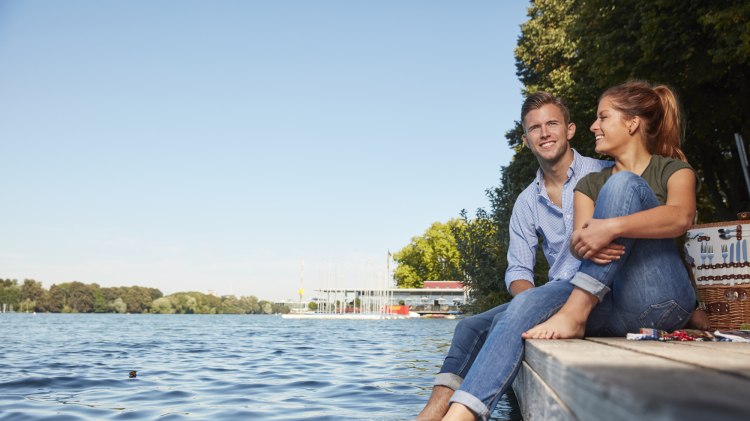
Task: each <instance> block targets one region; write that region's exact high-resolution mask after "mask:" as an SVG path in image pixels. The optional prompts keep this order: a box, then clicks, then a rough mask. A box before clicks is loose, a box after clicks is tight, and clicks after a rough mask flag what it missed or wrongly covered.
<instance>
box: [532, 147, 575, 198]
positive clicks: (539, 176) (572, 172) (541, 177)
mask: <svg viewBox="0 0 750 421" xmlns="http://www.w3.org/2000/svg"><path fill="white" fill-rule="evenodd" d="M571 150H572V151H573V162H571V163H570V167H568V180H570V179H571V177H573V176H574V175H576V174H580V172H581V171H582V167H583V158H582V157H581V154H579V153H578V151H577V150H575V149H573V148H571ZM543 182H544V173H543V172H542V168H541V167H539V168H537V169H536V177H535V178H534V184H536V192H537V193H541V192H542V186H544V183H543Z"/></svg>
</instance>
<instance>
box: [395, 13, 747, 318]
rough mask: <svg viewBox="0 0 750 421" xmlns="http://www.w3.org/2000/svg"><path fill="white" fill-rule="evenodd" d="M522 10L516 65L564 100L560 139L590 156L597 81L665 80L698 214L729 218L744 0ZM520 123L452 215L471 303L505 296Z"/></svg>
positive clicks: (527, 172) (741, 186) (533, 84)
mask: <svg viewBox="0 0 750 421" xmlns="http://www.w3.org/2000/svg"><path fill="white" fill-rule="evenodd" d="M527 15H528V20H527V21H526V22H525V23H524V24H522V25H521V36H520V37H519V39H518V44H517V46H516V50H515V55H516V69H517V71H516V74H517V75H518V77H519V79H520V81H521V83H522V84H523V86H524V89H523V91H524V94H528V93H532V92H535V91H537V90H545V91H548V92H550V93H552V94H553V95H557V96H561V97H563V98H565V99H566V100H567V101H568V106H569V108H570V111H571V118H572V120H573V122H575V123H576V124H577V127H578V130H577V132H576V135H575V137H574V138H573V139H572V141H571V143H572V145H573V147H574V148H575V149H576V150H578V151H579V152H581V153H582V154H584V155H588V156H596V153H595V152H594V141H593V138H592V135H591V133H590V132H589V130H588V128H589V125H590V124H591V122H592V121H593V120H594V118H595V111H596V107H597V102H598V97H599V95H601V93H602V92H603V91H604V90H605V89H606V88H608V87H610V86H613V85H616V84H619V83H622V82H625V81H626V80H628V79H644V80H648V81H652V82H660V83H665V84H668V85H670V86H671V87H673V88H675V90H676V92H677V93H678V95H679V97H680V101H681V103H682V106H683V112H684V117H685V121H686V124H685V142H684V144H683V150H684V152H685V154H686V155H687V158H688V161H689V162H690V164H691V165H692V166H693V167H694V168H695V169H696V171H697V173H698V177H699V178H700V181H701V183H700V190H699V191H698V222H711V221H719V220H732V219H734V218H735V215H736V213H737V212H740V211H747V210H750V195H748V190H747V188H746V186H745V183H744V176H743V174H742V172H743V170H742V167H741V159H740V156H739V153H738V151H737V149H736V147H735V137H734V136H735V133H739V134H740V135H742V137H743V138H744V142H745V147H746V148H747V144H748V141H750V36H749V35H748V34H750V1H747V0H717V1H702V0H623V1H618V2H613V1H611V0H534V1H531V2H530V5H529V9H528V13H527ZM519 114H520V110H519ZM519 120H520V118H519ZM522 134H523V128H522V126H521V123H520V121H516V124H515V127H514V128H512V129H511V130H509V131H508V132H507V133H506V134H505V137H506V139H507V140H508V145H509V146H510V147H512V148H513V149H514V150H515V155H514V156H513V159H512V160H511V162H510V163H509V164H508V165H507V166H503V167H502V168H501V169H500V173H501V175H500V185H499V186H498V187H495V188H491V189H489V190H488V191H487V196H488V198H489V200H490V209H489V210H484V209H479V210H478V211H477V213H476V216H475V217H473V218H470V217H469V216H468V215H467V213H466V212H462V214H461V219H462V222H463V223H462V224H454V225H452V231H453V234H454V239H455V247H456V249H457V251H458V255H459V258H458V260H457V261H458V264H459V269H460V277H459V280H462V281H464V283H465V284H466V285H467V286H469V287H470V288H471V294H472V296H473V297H474V298H475V299H476V301H475V303H476V304H477V310H484V309H487V308H490V307H493V306H494V305H497V304H499V303H501V302H504V301H507V300H508V299H509V298H510V294H509V293H508V292H507V291H506V289H505V284H504V282H503V280H504V277H505V269H506V268H507V261H506V254H507V250H508V222H509V220H510V215H511V211H512V209H513V204H514V202H515V200H516V197H517V196H518V194H519V193H520V192H521V191H522V190H523V189H524V188H525V187H526V186H527V185H528V184H529V183H530V182H531V181H532V180H533V179H534V176H535V174H536V170H537V168H538V164H537V161H536V159H535V158H534V156H533V155H532V154H531V152H529V150H528V149H526V148H523V147H522V141H521V140H522V139H521V136H522ZM748 149H750V148H748ZM415 238H417V237H415ZM413 242H414V240H413ZM407 247H411V245H410V246H407ZM537 251H538V253H537V259H536V260H537V267H536V270H535V276H534V280H535V282H536V284H537V285H540V284H543V283H544V282H546V280H547V272H548V270H549V269H548V267H547V265H546V260H545V258H544V256H543V255H542V253H541V247H538V249H537ZM394 256H395V257H399V256H401V254H400V252H399V253H396V254H395V255H394ZM421 256H422V257H426V256H427V255H426V254H424V253H422V254H421ZM401 263H406V264H409V262H408V261H406V260H404V261H402V262H400V264H401ZM434 264H435V263H434V262H433V263H432V265H433V266H434ZM425 266H427V265H425ZM403 271H405V270H403ZM405 272H406V271H405Z"/></svg>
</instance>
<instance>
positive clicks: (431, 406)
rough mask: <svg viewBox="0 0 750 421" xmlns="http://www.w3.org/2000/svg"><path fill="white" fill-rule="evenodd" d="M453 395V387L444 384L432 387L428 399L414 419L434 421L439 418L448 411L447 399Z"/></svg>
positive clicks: (417, 420)
mask: <svg viewBox="0 0 750 421" xmlns="http://www.w3.org/2000/svg"><path fill="white" fill-rule="evenodd" d="M451 396H453V389H451V388H450V387H445V386H435V387H433V388H432V394H431V395H430V400H428V401H427V405H425V407H424V409H422V412H420V413H419V415H417V418H416V420H415V421H436V420H440V419H442V418H443V416H445V414H446V413H447V412H448V407H449V404H448V401H449V400H450V398H451Z"/></svg>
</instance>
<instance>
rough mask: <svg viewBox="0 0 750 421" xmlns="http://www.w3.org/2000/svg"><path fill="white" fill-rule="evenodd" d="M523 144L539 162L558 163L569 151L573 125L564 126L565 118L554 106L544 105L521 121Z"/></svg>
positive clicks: (573, 131) (530, 112)
mask: <svg viewBox="0 0 750 421" xmlns="http://www.w3.org/2000/svg"><path fill="white" fill-rule="evenodd" d="M523 126H524V135H523V144H524V145H526V146H527V147H528V148H529V149H530V150H531V153H533V154H534V156H536V157H537V159H539V160H540V161H546V162H548V163H550V164H554V163H556V162H558V161H559V160H560V159H561V158H562V157H564V156H565V154H566V153H567V152H568V150H569V149H570V144H569V143H568V141H569V140H570V139H571V138H572V137H573V135H574V134H575V132H576V126H575V124H573V123H568V124H567V125H566V124H565V116H564V115H563V113H562V111H561V110H560V108H558V107H557V106H556V105H554V104H545V105H542V106H541V107H540V108H537V109H535V110H531V111H529V113H528V114H526V117H525V118H524V121H523Z"/></svg>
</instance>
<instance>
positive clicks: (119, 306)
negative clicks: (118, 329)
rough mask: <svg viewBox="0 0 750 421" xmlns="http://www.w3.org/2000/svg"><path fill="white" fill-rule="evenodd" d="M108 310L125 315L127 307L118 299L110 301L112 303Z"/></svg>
mask: <svg viewBox="0 0 750 421" xmlns="http://www.w3.org/2000/svg"><path fill="white" fill-rule="evenodd" d="M109 308H110V309H112V312H114V313H127V311H128V305H127V304H125V301H123V299H122V298H120V297H117V298H115V299H114V300H112V302H110V303H109Z"/></svg>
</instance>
